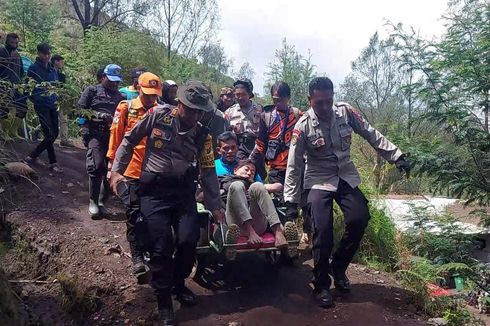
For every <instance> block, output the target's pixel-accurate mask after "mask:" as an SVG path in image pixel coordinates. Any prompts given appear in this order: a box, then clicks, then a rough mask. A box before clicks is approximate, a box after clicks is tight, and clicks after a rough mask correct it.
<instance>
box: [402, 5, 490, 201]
mask: <svg viewBox="0 0 490 326" xmlns="http://www.w3.org/2000/svg"><path fill="white" fill-rule="evenodd" d="M489 17H490V4H488V1H485V0H462V1H454V2H451V4H450V7H449V11H448V14H447V16H446V21H447V25H446V26H447V32H446V34H445V35H444V37H443V38H442V40H441V41H440V42H429V41H426V40H423V39H421V38H420V37H419V36H418V35H417V34H415V33H414V32H411V33H408V32H405V31H404V30H403V28H402V26H400V25H399V26H395V27H394V29H395V31H394V33H393V36H394V37H395V38H396V40H397V43H396V44H397V49H398V50H399V52H400V59H401V61H402V67H404V69H408V70H410V71H413V72H416V73H417V74H418V75H420V76H421V78H422V80H421V82H419V83H418V84H416V85H415V87H414V88H413V92H414V93H415V95H416V96H417V97H418V98H419V99H420V100H421V101H423V102H424V103H425V105H426V107H427V113H426V114H424V115H423V116H421V117H420V119H421V120H424V121H426V122H428V123H429V125H431V126H433V128H434V127H435V128H438V129H436V130H437V133H434V132H432V134H431V135H430V137H416V138H414V139H411V140H410V141H409V142H407V145H408V147H409V150H410V152H411V154H412V160H413V161H414V162H415V163H416V167H417V170H416V174H417V175H419V176H427V175H429V176H432V177H435V188H434V190H435V191H442V190H443V189H444V190H446V191H447V192H448V193H449V194H450V195H451V196H455V197H457V198H464V199H466V200H467V203H471V202H474V201H476V202H478V203H480V204H482V205H490V134H489V131H488V122H487V121H485V118H484V116H488V110H489V107H488V106H489V94H490V78H489V76H490V56H489V55H488V53H489V51H490V19H488V18H489ZM482 110H483V111H482ZM481 112H483V115H482V114H481ZM432 131H433V130H432Z"/></svg>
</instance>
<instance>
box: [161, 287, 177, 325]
mask: <svg viewBox="0 0 490 326" xmlns="http://www.w3.org/2000/svg"><path fill="white" fill-rule="evenodd" d="M157 302H158V319H159V321H160V323H161V325H163V326H174V325H176V324H175V315H174V307H173V304H172V297H171V296H170V294H169V295H157Z"/></svg>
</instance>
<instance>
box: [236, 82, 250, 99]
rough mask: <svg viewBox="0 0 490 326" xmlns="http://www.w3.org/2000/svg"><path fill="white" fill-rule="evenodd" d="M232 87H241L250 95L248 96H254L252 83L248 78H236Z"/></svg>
mask: <svg viewBox="0 0 490 326" xmlns="http://www.w3.org/2000/svg"><path fill="white" fill-rule="evenodd" d="M233 87H235V88H239V87H243V88H245V89H246V90H247V93H248V94H249V95H250V98H253V97H254V85H253V84H252V82H251V81H250V79H247V78H243V79H238V80H237V81H235V82H234V83H233Z"/></svg>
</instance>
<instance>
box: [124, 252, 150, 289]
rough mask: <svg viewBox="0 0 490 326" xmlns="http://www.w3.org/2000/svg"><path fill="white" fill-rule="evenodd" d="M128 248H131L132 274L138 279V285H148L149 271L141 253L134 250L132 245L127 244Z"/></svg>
mask: <svg viewBox="0 0 490 326" xmlns="http://www.w3.org/2000/svg"><path fill="white" fill-rule="evenodd" d="M129 246H130V248H131V257H132V261H133V267H132V271H133V274H134V276H136V278H137V279H138V284H148V281H149V276H150V273H149V271H150V269H149V268H148V266H146V264H145V258H144V256H143V252H142V251H141V250H139V249H136V248H134V246H133V245H132V244H129Z"/></svg>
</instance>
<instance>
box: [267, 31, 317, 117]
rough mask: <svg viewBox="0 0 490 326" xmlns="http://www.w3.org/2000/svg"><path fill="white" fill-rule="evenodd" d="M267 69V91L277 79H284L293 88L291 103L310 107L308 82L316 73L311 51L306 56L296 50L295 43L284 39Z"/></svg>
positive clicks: (303, 107) (300, 106)
mask: <svg viewBox="0 0 490 326" xmlns="http://www.w3.org/2000/svg"><path fill="white" fill-rule="evenodd" d="M267 67H268V70H267V71H266V73H265V75H266V78H267V79H266V85H265V93H266V94H269V92H270V87H271V85H272V84H274V83H275V82H276V81H279V80H280V81H284V82H286V83H288V84H289V87H290V88H291V103H292V104H293V105H295V106H298V107H299V108H300V109H306V108H307V107H308V83H309V82H310V81H311V79H313V78H314V77H315V75H316V73H315V66H314V65H313V64H312V63H311V53H310V52H308V55H307V56H306V57H304V56H302V55H301V54H300V53H298V51H297V50H296V48H295V46H294V45H290V44H288V43H287V41H286V39H284V40H283V41H282V48H280V49H278V50H276V51H275V58H274V61H273V62H271V63H269V64H268V66H267Z"/></svg>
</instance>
